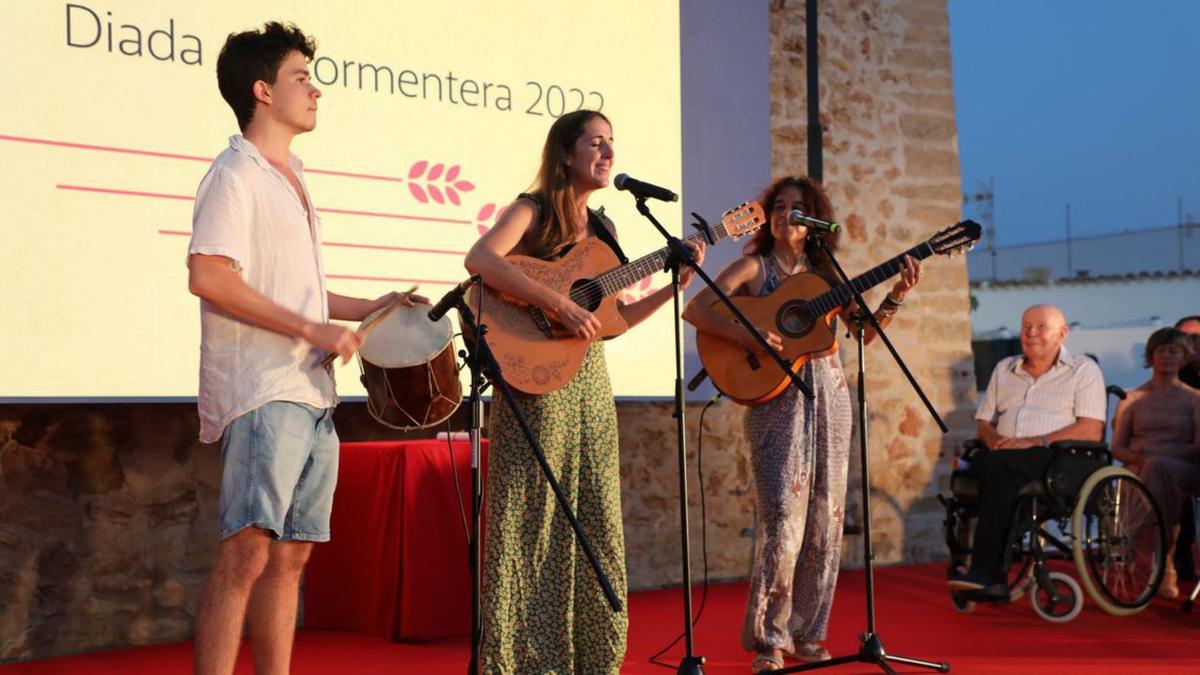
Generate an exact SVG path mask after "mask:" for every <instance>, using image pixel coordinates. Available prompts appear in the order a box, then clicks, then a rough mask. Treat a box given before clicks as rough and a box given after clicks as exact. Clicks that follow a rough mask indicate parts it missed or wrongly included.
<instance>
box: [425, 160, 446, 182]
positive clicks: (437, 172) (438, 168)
mask: <svg viewBox="0 0 1200 675" xmlns="http://www.w3.org/2000/svg"><path fill="white" fill-rule="evenodd" d="M444 168H446V165H445V164H434V165H433V168H432V169H430V170H429V175H428V176H426V177H425V180H437V179H438V176H441V175H442V169H444Z"/></svg>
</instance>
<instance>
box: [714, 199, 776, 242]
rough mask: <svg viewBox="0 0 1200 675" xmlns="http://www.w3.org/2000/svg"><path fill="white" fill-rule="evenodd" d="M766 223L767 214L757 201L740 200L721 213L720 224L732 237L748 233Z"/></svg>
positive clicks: (735, 237) (736, 237)
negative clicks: (739, 202) (740, 201)
mask: <svg viewBox="0 0 1200 675" xmlns="http://www.w3.org/2000/svg"><path fill="white" fill-rule="evenodd" d="M766 223H767V216H766V214H765V213H763V209H762V207H761V206H759V205H758V202H742V203H741V204H738V205H737V206H735V207H733V208H732V209H729V210H728V211H726V212H725V213H722V214H721V224H722V225H724V226H725V231H726V232H728V233H729V236H731V237H733V238H734V239H738V238H740V237H743V236H745V235H747V234H750V233H751V232H754V231H755V230H757V229H758V228H760V227H762V226H763V225H766Z"/></svg>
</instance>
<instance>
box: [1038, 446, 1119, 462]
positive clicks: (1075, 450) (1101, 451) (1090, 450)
mask: <svg viewBox="0 0 1200 675" xmlns="http://www.w3.org/2000/svg"><path fill="white" fill-rule="evenodd" d="M1050 448H1051V449H1052V450H1057V451H1060V452H1066V453H1069V454H1072V455H1082V456H1084V457H1091V458H1092V459H1096V460H1100V461H1102V462H1104V463H1105V464H1112V451H1111V450H1109V449H1108V443H1105V442H1103V441H1070V440H1067V441H1054V442H1053V443H1051V444H1050Z"/></svg>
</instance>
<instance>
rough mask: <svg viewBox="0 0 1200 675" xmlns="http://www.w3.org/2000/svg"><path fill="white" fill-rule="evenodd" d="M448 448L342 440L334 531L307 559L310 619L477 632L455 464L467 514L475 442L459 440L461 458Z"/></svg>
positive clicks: (387, 629) (427, 634) (328, 624)
mask: <svg viewBox="0 0 1200 675" xmlns="http://www.w3.org/2000/svg"><path fill="white" fill-rule="evenodd" d="M486 443H487V442H486V441H484V449H485V451H486V449H487V445H486ZM450 454H451V453H450V449H449V448H448V447H447V444H446V442H445V441H394V442H383V443H343V444H342V450H341V464H340V467H339V473H338V485H337V490H336V492H335V493H334V501H333V517H332V522H331V525H330V526H331V529H332V538H331V540H330V543H328V544H321V545H318V546H316V547H315V548H314V551H313V555H312V558H311V560H310V561H309V563H308V567H307V573H306V577H305V626H307V627H309V628H337V629H345V630H353V631H358V632H362V633H367V634H369V635H376V636H379V637H385V638H389V639H394V640H401V639H403V640H431V639H434V638H440V637H450V636H457V635H468V634H469V633H470V625H471V613H470V598H471V579H470V574H469V572H468V568H467V537H466V533H465V532H464V531H463V525H462V516H461V515H460V512H459V507H458V496H457V493H456V492H455V488H454V476H453V473H452V472H451V466H453V467H454V468H456V469H457V473H458V482H459V483H458V484H459V485H460V486H461V488H462V498H463V507H464V508H465V510H466V513H467V518H468V520H469V519H470V509H471V449H470V445H469V444H468V443H465V442H456V443H454V453H453V455H454V461H453V464H452V463H451V458H450ZM485 457H486V453H485ZM485 466H486V462H485Z"/></svg>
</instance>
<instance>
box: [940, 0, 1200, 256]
mask: <svg viewBox="0 0 1200 675" xmlns="http://www.w3.org/2000/svg"><path fill="white" fill-rule="evenodd" d="M949 7H950V40H951V52H952V57H953V65H954V97H955V104H956V113H957V117H958V145H959V153H960V162H961V166H962V179H963V190H964V192H974V191H977V190H978V188H979V187H980V186H981V185H984V184H986V182H987V180H988V179H989V177H990V178H992V179H993V180H994V186H995V221H996V223H995V224H996V229H997V234H996V243H997V244H998V245H1001V246H1004V245H1008V244H1016V243H1024V242H1031V241H1047V240H1051V239H1062V238H1064V236H1065V234H1066V216H1065V205H1066V204H1067V203H1070V205H1071V231H1072V234H1073V236H1083V235H1088V234H1099V233H1104V232H1114V231H1122V230H1126V229H1129V230H1137V229H1144V228H1148V227H1161V226H1167V225H1175V224H1176V223H1177V222H1178V210H1177V204H1178V198H1179V197H1182V198H1183V211H1184V214H1185V218H1186V214H1187V213H1189V212H1190V213H1191V214H1192V216H1193V221H1200V0H1148V1H1147V2H1140V3H1134V2H1118V1H1117V0H1090V1H1084V0H1041V1H1033V0H1003V1H1002V0H950V2H949ZM965 213H966V215H968V216H971V215H975V214H977V213H978V212H977V211H974V210H973V208H972V207H970V206H968V207H967V210H966V211H965Z"/></svg>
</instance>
